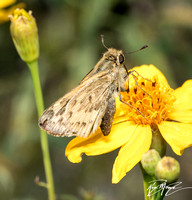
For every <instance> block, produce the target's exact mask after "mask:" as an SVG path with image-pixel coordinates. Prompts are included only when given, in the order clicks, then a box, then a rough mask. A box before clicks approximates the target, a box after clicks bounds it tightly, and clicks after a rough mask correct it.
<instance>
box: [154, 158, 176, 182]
mask: <svg viewBox="0 0 192 200" xmlns="http://www.w3.org/2000/svg"><path fill="white" fill-rule="evenodd" d="M179 174H180V165H179V162H178V161H177V160H175V159H174V158H172V157H167V156H165V157H163V158H162V159H161V160H160V161H159V162H158V164H157V166H156V169H155V176H156V178H157V179H163V180H167V183H173V182H175V181H177V179H178V178H179Z"/></svg>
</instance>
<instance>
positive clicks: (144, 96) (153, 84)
mask: <svg viewBox="0 0 192 200" xmlns="http://www.w3.org/2000/svg"><path fill="white" fill-rule="evenodd" d="M137 84H138V86H137V85H136V84H135V85H134V86H133V87H129V91H128V92H123V93H121V94H122V97H123V99H122V100H123V101H125V102H126V103H127V104H129V105H130V106H128V105H127V104H125V103H122V104H121V108H122V109H123V110H124V111H125V113H126V115H127V116H128V118H129V119H130V120H132V121H134V122H135V123H136V124H143V125H146V124H149V125H151V126H153V125H157V124H159V123H161V121H164V120H167V119H168V117H167V114H168V113H169V112H171V111H172V107H173V102H174V101H175V96H174V95H173V90H172V89H171V88H170V87H169V86H168V84H165V85H163V84H162V83H160V82H158V79H157V78H156V80H155V81H149V80H145V79H143V78H140V79H138V80H137Z"/></svg>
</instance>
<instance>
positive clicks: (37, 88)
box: [27, 60, 55, 200]
mask: <svg viewBox="0 0 192 200" xmlns="http://www.w3.org/2000/svg"><path fill="white" fill-rule="evenodd" d="M27 64H28V67H29V69H30V72H31V76H32V80H33V86H34V93H35V99H36V105H37V111H38V117H40V116H41V114H42V113H43V111H44V103H43V96H42V91H41V84H40V79H39V70H38V62H37V60H36V61H34V62H31V63H27ZM40 131H41V148H42V154H43V162H44V168H45V175H46V180H47V189H48V195H49V200H55V190H54V182H53V175H52V167H51V161H50V155H49V147H48V139H47V134H46V132H45V131H43V130H40Z"/></svg>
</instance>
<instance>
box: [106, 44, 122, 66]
mask: <svg viewBox="0 0 192 200" xmlns="http://www.w3.org/2000/svg"><path fill="white" fill-rule="evenodd" d="M103 57H104V59H105V60H108V61H112V62H114V63H116V64H117V65H122V64H123V63H124V62H125V56H124V54H123V51H122V50H116V49H113V48H109V49H108V51H107V52H105V53H104V56H103Z"/></svg>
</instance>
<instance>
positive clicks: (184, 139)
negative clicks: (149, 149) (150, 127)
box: [158, 121, 192, 155]
mask: <svg viewBox="0 0 192 200" xmlns="http://www.w3.org/2000/svg"><path fill="white" fill-rule="evenodd" d="M158 128H159V130H160V132H161V134H162V136H163V138H164V139H165V140H166V142H167V143H168V144H169V145H170V146H171V148H172V149H173V151H174V152H175V153H176V154H177V155H182V153H183V151H184V149H185V148H187V147H190V146H192V124H184V123H178V122H167V121H163V122H162V123H161V124H159V125H158Z"/></svg>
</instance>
